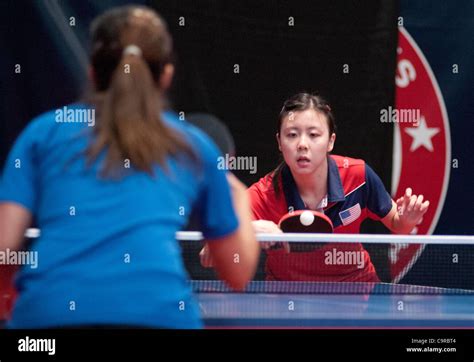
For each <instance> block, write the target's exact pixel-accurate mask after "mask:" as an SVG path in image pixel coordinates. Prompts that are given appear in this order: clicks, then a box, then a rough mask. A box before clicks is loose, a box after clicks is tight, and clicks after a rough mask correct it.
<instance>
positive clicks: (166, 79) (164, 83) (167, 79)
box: [158, 63, 174, 91]
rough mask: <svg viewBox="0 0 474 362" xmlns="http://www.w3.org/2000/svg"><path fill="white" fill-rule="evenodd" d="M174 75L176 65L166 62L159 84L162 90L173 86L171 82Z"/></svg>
mask: <svg viewBox="0 0 474 362" xmlns="http://www.w3.org/2000/svg"><path fill="white" fill-rule="evenodd" d="M173 75H174V65H173V64H171V63H168V64H166V65H165V66H164V67H163V71H162V72H161V75H160V80H159V84H158V85H159V87H160V89H161V90H163V91H166V90H167V89H168V88H169V87H170V86H171V82H172V81H173Z"/></svg>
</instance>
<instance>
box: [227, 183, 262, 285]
mask: <svg viewBox="0 0 474 362" xmlns="http://www.w3.org/2000/svg"><path fill="white" fill-rule="evenodd" d="M229 183H230V186H231V192H232V199H233V205H234V210H235V212H236V214H237V218H238V220H239V229H238V233H239V234H240V237H239V239H241V240H242V243H241V247H240V251H238V252H237V254H238V259H239V264H240V267H241V271H242V273H245V274H247V273H248V275H249V278H252V277H253V275H254V273H255V269H256V267H257V263H258V258H259V254H260V248H259V245H258V242H257V240H256V236H255V232H254V229H253V226H252V212H251V209H250V200H249V197H248V193H247V190H246V188H245V185H243V184H242V183H241V182H240V181H239V180H237V178H235V176H233V175H231V176H230V178H229ZM236 257H237V255H236Z"/></svg>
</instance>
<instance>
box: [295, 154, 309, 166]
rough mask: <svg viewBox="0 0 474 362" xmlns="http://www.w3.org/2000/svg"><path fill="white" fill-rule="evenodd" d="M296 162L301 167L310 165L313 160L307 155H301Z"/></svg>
mask: <svg viewBox="0 0 474 362" xmlns="http://www.w3.org/2000/svg"><path fill="white" fill-rule="evenodd" d="M296 163H297V164H298V166H299V167H308V166H309V165H310V163H311V160H310V159H309V158H308V157H306V156H300V157H298V158H297V159H296Z"/></svg>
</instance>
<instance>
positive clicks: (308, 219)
mask: <svg viewBox="0 0 474 362" xmlns="http://www.w3.org/2000/svg"><path fill="white" fill-rule="evenodd" d="M313 221H314V215H313V213H312V212H311V211H303V212H302V213H301V215H300V222H301V223H302V224H303V225H304V226H309V225H311V224H312V223H313Z"/></svg>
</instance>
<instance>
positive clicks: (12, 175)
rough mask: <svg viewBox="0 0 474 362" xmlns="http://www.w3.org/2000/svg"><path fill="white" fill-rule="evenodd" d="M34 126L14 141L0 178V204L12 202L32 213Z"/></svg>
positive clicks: (35, 165)
mask: <svg viewBox="0 0 474 362" xmlns="http://www.w3.org/2000/svg"><path fill="white" fill-rule="evenodd" d="M34 126H35V125H34V124H30V125H28V126H27V128H26V129H25V130H23V132H22V133H21V134H20V136H19V137H18V138H17V140H16V141H15V143H14V145H13V147H12V149H11V150H10V153H9V155H8V157H7V160H6V162H5V165H4V168H3V172H2V175H1V178H0V202H14V203H17V204H20V205H22V206H23V207H25V208H26V209H28V210H30V212H32V213H33V212H34V210H35V207H36V203H37V197H38V192H37V184H38V183H37V177H38V172H37V170H36V168H37V165H38V162H37V161H36V157H37V155H36V152H35V150H36V147H37V145H36V142H35V130H34Z"/></svg>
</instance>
